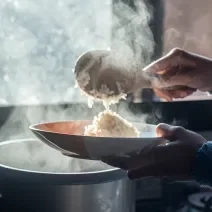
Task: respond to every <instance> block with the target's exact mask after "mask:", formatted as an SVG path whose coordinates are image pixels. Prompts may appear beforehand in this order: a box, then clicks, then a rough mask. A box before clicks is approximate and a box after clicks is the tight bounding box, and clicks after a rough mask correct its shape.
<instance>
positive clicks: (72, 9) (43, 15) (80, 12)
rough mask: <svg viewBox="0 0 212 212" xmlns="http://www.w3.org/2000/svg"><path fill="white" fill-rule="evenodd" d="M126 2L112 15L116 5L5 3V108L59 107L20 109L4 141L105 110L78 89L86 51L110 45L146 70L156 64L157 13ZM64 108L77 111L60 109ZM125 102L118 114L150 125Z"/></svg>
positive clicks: (1, 41) (0, 33)
mask: <svg viewBox="0 0 212 212" xmlns="http://www.w3.org/2000/svg"><path fill="white" fill-rule="evenodd" d="M123 2H124V1H120V0H117V1H116V2H115V5H114V8H113V11H112V10H111V8H112V3H111V1H110V0H105V1H99V0H87V1H83V0H45V1H43V0H37V1H27V0H1V2H0V16H1V17H0V19H1V28H0V45H1V51H0V67H1V78H0V84H1V86H0V94H1V96H0V103H1V104H2V105H41V104H45V103H48V104H53V105H52V106H48V107H47V106H32V107H16V108H14V109H13V111H12V113H11V114H10V116H9V118H8V119H7V121H6V123H5V125H4V126H3V127H2V128H1V130H0V138H1V140H7V139H17V138H30V137H33V135H32V133H31V132H30V131H29V129H28V127H29V125H30V124H34V123H38V122H47V121H60V120H71V119H73V120H77V119H93V117H94V116H95V115H97V113H99V112H100V111H102V110H103V109H104V108H103V106H102V105H99V104H95V105H94V107H93V108H92V109H89V108H88V107H87V98H86V97H85V96H81V95H80V91H79V89H76V88H74V85H75V80H74V74H73V72H72V69H73V67H74V63H75V61H76V59H77V58H78V56H79V55H81V54H82V53H83V52H85V51H88V50H93V49H108V47H110V48H111V49H113V50H116V51H117V52H120V53H121V54H123V55H125V56H127V57H128V58H130V59H131V61H135V62H136V64H139V66H141V67H143V66H145V65H146V64H148V63H149V62H150V58H151V55H152V52H153V48H154V44H153V37H152V34H151V31H150V29H149V26H148V23H149V21H150V19H151V8H150V7H149V6H148V5H147V4H146V3H145V1H142V0H136V1H135V3H134V8H135V9H132V8H131V7H129V6H128V5H127V4H125V3H123ZM112 31H113V32H112ZM111 38H112V41H111ZM65 102H68V103H73V105H72V106H70V107H64V106H54V104H55V105H56V104H58V103H65ZM125 104H126V103H125ZM125 104H124V103H122V104H120V105H116V106H114V110H115V111H116V112H118V113H120V115H122V116H123V117H125V118H127V119H128V120H129V121H139V122H145V120H146V117H144V116H142V117H138V116H135V115H133V114H132V113H131V112H130V111H129V110H128V109H127V107H126V105H125ZM8 151H9V153H8V154H10V155H11V157H13V155H15V154H16V152H15V149H14V152H13V151H12V150H11V149H10V150H8ZM35 151H38V150H35ZM2 154H3V153H2ZM5 154H7V153H5ZM20 154H22V153H20ZM26 154H28V153H26ZM49 156H50V157H51V155H49ZM1 157H3V156H2V155H1ZM41 157H42V155H41ZM75 161H77V160H75ZM48 165H49V164H46V166H48ZM69 165H70V164H69ZM75 165H76V164H75ZM68 170H70V169H68Z"/></svg>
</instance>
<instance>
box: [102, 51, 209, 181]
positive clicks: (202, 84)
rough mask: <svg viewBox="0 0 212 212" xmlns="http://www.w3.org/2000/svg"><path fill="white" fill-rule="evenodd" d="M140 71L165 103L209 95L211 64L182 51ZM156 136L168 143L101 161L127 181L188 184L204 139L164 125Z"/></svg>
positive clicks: (178, 128) (159, 126) (175, 52)
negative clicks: (159, 180) (125, 174)
mask: <svg viewBox="0 0 212 212" xmlns="http://www.w3.org/2000/svg"><path fill="white" fill-rule="evenodd" d="M144 71H147V72H148V73H151V74H153V76H155V77H154V79H153V81H152V87H153V89H154V91H155V92H156V94H157V95H158V96H160V97H161V98H164V99H166V100H167V101H172V100H173V99H174V98H185V97H186V96H189V95H191V94H192V93H194V92H195V91H197V90H200V91H203V92H210V91H212V60H211V59H209V58H206V57H203V56H201V55H196V54H193V53H189V52H186V51H184V50H182V49H178V48H177V49H173V50H172V51H170V52H169V53H168V54H167V55H165V56H164V57H162V58H160V59H159V60H157V61H155V62H153V63H152V64H150V65H149V66H147V67H146V68H145V69H144ZM172 86H177V89H174V90H168V89H166V88H168V87H172ZM157 134H158V136H161V137H164V138H166V139H168V140H169V141H170V142H168V143H166V144H160V145H158V144H155V145H150V146H147V147H146V148H145V149H142V150H141V151H140V153H139V154H137V155H135V154H130V155H129V156H128V157H106V158H103V159H102V161H103V162H105V163H107V164H109V165H112V166H115V167H119V168H122V169H124V170H127V171H128V177H129V178H130V179H139V178H144V177H150V176H152V177H158V178H166V179H171V180H188V179H189V180H191V179H192V167H193V166H194V163H195V154H196V151H197V150H198V149H199V148H200V147H201V146H202V145H203V144H204V143H205V142H206V139H205V138H203V137H202V136H201V135H199V134H197V133H195V132H191V131H189V130H186V129H184V128H182V127H175V126H170V125H167V124H160V125H158V126H157Z"/></svg>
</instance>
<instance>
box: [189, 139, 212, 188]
mask: <svg viewBox="0 0 212 212" xmlns="http://www.w3.org/2000/svg"><path fill="white" fill-rule="evenodd" d="M192 178H193V179H195V180H196V181H197V182H199V183H201V184H212V142H206V143H204V144H203V145H202V146H201V147H200V148H199V149H198V150H197V151H196V155H195V160H194V162H193V167H192Z"/></svg>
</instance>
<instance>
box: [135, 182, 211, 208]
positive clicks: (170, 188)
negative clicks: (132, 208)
mask: <svg viewBox="0 0 212 212" xmlns="http://www.w3.org/2000/svg"><path fill="white" fill-rule="evenodd" d="M160 192H161V194H160V197H158V198H145V197H143V198H141V199H140V200H137V202H136V212H143V211H145V212H184V211H186V212H190V211H192V212H193V211H194V210H188V207H190V203H189V201H190V202H191V200H189V201H188V199H189V198H190V197H191V196H192V195H193V196H192V198H190V199H192V202H193V205H195V204H196V205H198V204H199V205H200V202H201V204H202V205H204V204H206V202H207V201H206V200H208V199H209V200H208V201H209V202H210V203H211V205H212V189H211V188H210V187H206V186H200V185H199V184H197V183H195V182H167V181H162V182H161V191H160ZM205 192H207V193H205ZM209 192H211V193H209ZM207 195H208V197H206V196H207ZM209 197H211V199H210V198H209ZM198 201H199V202H198ZM188 205H189V206H188ZM192 207H194V206H192ZM211 208H212V207H211ZM196 211H200V212H201V211H204V210H200V209H199V210H196ZM196 211H195V212H196ZM208 211H210V210H207V212H208ZM211 211H212V210H211Z"/></svg>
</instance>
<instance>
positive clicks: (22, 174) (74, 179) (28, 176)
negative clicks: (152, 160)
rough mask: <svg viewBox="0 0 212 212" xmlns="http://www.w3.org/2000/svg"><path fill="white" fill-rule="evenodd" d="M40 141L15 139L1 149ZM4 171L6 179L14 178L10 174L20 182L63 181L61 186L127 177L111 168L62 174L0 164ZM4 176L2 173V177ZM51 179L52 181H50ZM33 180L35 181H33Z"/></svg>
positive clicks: (1, 143)
mask: <svg viewBox="0 0 212 212" xmlns="http://www.w3.org/2000/svg"><path fill="white" fill-rule="evenodd" d="M33 141H39V139H36V138H26V139H13V140H9V141H2V142H0V148H1V146H3V145H7V144H13V143H17V142H20V143H21V142H33ZM1 169H2V170H3V174H4V178H8V177H9V178H10V177H13V176H12V175H10V174H14V177H16V179H19V180H24V182H28V181H29V182H39V183H40V182H44V181H45V183H48V181H51V183H52V181H53V182H54V181H55V182H57V181H58V180H60V181H63V180H64V181H63V182H61V184H67V182H69V183H71V184H79V183H80V184H84V183H85V184H89V183H102V182H107V181H114V180H119V179H122V178H124V177H126V171H123V170H121V169H119V168H111V169H106V170H102V171H91V172H73V173H62V172H56V173H55V172H43V171H33V170H27V169H19V168H15V167H11V166H7V165H4V164H1V163H0V172H1ZM1 175H2V174H1V173H0V177H2V176H1ZM50 177H51V178H52V179H50ZM32 178H33V180H32Z"/></svg>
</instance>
